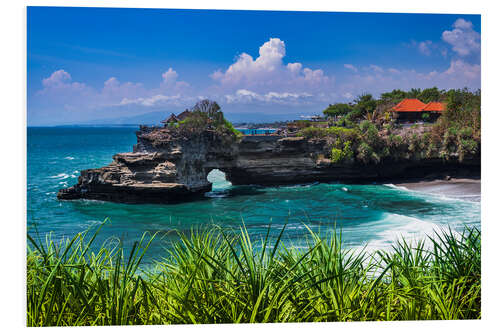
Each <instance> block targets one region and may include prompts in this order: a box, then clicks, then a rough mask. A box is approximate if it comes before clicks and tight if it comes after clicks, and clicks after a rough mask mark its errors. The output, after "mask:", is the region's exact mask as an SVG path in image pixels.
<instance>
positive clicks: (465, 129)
mask: <svg viewBox="0 0 500 333" xmlns="http://www.w3.org/2000/svg"><path fill="white" fill-rule="evenodd" d="M403 98H419V99H421V100H422V101H424V102H430V101H437V100H439V101H442V102H443V103H445V105H446V106H447V107H446V110H445V111H444V112H443V114H442V115H441V116H440V118H439V119H438V120H437V121H436V122H435V123H434V124H424V125H413V126H410V127H405V128H402V127H401V126H399V125H397V124H394V123H393V122H392V121H391V120H390V118H389V117H388V116H387V112H385V113H383V112H384V110H386V109H387V108H389V107H391V106H393V105H395V103H397V102H399V101H400V100H402V99H403ZM372 111H373V112H372ZM324 113H325V114H327V115H337V116H339V115H342V116H341V117H340V119H339V120H338V121H337V122H336V125H337V126H334V127H330V128H315V127H312V126H309V127H304V128H302V129H301V130H300V131H299V132H298V133H297V135H298V136H302V137H305V138H308V139H312V138H318V139H325V140H327V142H329V150H330V156H331V160H332V162H334V163H351V162H354V161H358V162H361V163H375V164H376V163H383V160H384V159H392V160H405V159H406V160H408V159H409V160H418V159H422V158H443V159H450V158H458V159H459V161H463V160H464V159H466V158H468V157H473V156H475V157H477V156H478V154H480V151H481V91H480V90H478V91H476V92H471V91H469V90H468V89H452V90H448V91H445V90H438V89H437V88H436V87H434V88H429V89H423V90H421V89H412V90H410V91H407V92H405V91H402V90H393V91H392V92H388V93H383V94H381V96H380V98H379V99H378V100H375V99H373V97H372V96H371V95H369V94H364V95H361V96H359V97H358V98H357V99H355V100H354V102H353V103H352V104H333V105H330V106H329V107H328V108H327V109H326V110H325V111H324ZM347 141H349V145H350V149H351V151H352V152H353V154H352V156H353V158H345V157H344V154H343V153H342V152H343V149H344V146H343V144H344V143H345V142H347Z"/></svg>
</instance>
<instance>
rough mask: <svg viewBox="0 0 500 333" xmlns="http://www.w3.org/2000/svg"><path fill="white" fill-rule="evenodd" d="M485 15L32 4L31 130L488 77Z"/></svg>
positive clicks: (280, 111) (236, 116)
mask: <svg viewBox="0 0 500 333" xmlns="http://www.w3.org/2000/svg"><path fill="white" fill-rule="evenodd" d="M480 51H481V17H480V16H479V15H463V14H461V15H451V14H390V13H338V12H286V11H282V12H278V11H221V10H169V9H125V8H77V7H72V8H69V7H28V9H27V119H28V126H39V125H60V124H79V123H80V124H81V123H85V122H90V121H95V120H103V121H108V120H109V119H115V118H127V117H135V116H138V115H142V114H149V113H152V112H164V113H165V115H166V116H167V115H169V114H170V113H171V112H174V113H178V112H181V111H183V110H184V109H185V108H189V107H191V106H193V105H194V104H195V103H196V102H197V101H198V100H200V99H204V98H209V99H212V100H215V101H217V102H218V103H219V104H220V105H221V107H222V110H223V111H224V113H225V115H226V117H227V118H228V119H230V120H238V121H253V122H258V121H269V120H279V119H293V118H294V117H295V118H296V117H299V116H300V115H312V114H320V113H321V111H322V110H323V109H324V108H325V107H327V106H328V105H329V104H333V103H337V102H349V101H352V100H353V99H354V98H355V97H356V96H358V95H360V94H362V93H371V94H373V95H374V96H375V97H377V96H378V95H379V94H380V93H382V92H385V91H390V90H392V89H404V90H408V89H411V88H430V87H434V86H436V87H438V88H439V89H451V88H464V87H468V88H470V89H473V90H475V89H479V88H480V84H481V67H480V66H481V63H480V58H481V56H480Z"/></svg>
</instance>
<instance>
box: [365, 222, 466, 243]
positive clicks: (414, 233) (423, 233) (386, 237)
mask: <svg viewBox="0 0 500 333" xmlns="http://www.w3.org/2000/svg"><path fill="white" fill-rule="evenodd" d="M377 225H378V226H379V228H377V229H381V230H380V231H375V232H374V238H373V239H372V240H371V241H369V242H368V243H367V245H366V249H368V250H369V251H376V250H386V251H390V250H391V249H392V246H393V245H395V244H396V243H397V241H398V240H402V239H404V240H405V241H406V242H409V243H413V244H415V243H416V242H418V241H421V240H426V239H428V238H429V237H434V236H435V235H436V234H442V233H443V232H446V231H447V228H448V226H446V227H444V226H443V225H440V224H437V223H434V222H431V221H426V220H421V219H418V218H415V217H411V216H404V215H399V214H392V213H386V214H385V217H384V218H383V219H382V220H380V221H379V222H378V223H377ZM450 227H451V226H450ZM451 228H452V227H451ZM451 230H452V232H454V233H455V232H456V231H455V230H454V229H453V228H452V229H451ZM457 234H458V233H457ZM426 245H427V246H430V245H431V244H430V242H428V241H426Z"/></svg>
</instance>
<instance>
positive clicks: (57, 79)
mask: <svg viewBox="0 0 500 333" xmlns="http://www.w3.org/2000/svg"><path fill="white" fill-rule="evenodd" d="M70 81H71V75H69V73H68V72H66V71H65V70H63V69H60V70H57V71H55V72H54V73H52V74H51V75H50V76H49V77H48V78H45V79H43V80H42V84H43V86H44V87H54V86H60V85H64V84H67V83H68V82H70Z"/></svg>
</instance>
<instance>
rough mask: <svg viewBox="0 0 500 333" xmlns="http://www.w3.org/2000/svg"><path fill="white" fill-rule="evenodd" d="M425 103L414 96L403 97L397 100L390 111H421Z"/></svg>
mask: <svg viewBox="0 0 500 333" xmlns="http://www.w3.org/2000/svg"><path fill="white" fill-rule="evenodd" d="M424 107H425V104H424V103H422V102H421V101H419V100H418V99H416V98H405V99H403V100H402V101H401V102H399V103H398V104H397V105H396V106H395V107H393V108H392V111H397V112H421V111H422V109H423V108H424Z"/></svg>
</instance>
